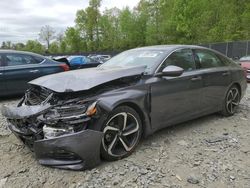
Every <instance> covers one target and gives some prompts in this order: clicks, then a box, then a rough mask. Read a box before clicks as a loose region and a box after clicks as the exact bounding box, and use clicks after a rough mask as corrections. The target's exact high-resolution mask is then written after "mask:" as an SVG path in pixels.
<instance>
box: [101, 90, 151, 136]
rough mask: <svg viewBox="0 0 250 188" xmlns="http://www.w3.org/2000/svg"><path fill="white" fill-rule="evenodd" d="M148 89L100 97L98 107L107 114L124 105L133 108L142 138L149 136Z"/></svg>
mask: <svg viewBox="0 0 250 188" xmlns="http://www.w3.org/2000/svg"><path fill="white" fill-rule="evenodd" d="M148 91H149V90H148V89H143V90H142V89H140V90H137V89H126V90H123V91H117V92H114V93H111V94H106V95H103V96H100V98H99V99H98V106H99V107H100V108H101V109H102V110H104V111H105V112H106V113H107V114H109V113H110V112H111V111H113V110H114V109H115V108H116V107H118V106H121V105H126V106H130V107H132V108H134V110H136V111H137V113H138V114H139V115H140V117H141V120H142V122H143V125H144V126H145V129H144V136H148V135H150V134H151V132H152V131H151V130H152V129H151V122H150V93H149V92H148Z"/></svg>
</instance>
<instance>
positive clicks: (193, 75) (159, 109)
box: [151, 49, 202, 130]
mask: <svg viewBox="0 0 250 188" xmlns="http://www.w3.org/2000/svg"><path fill="white" fill-rule="evenodd" d="M169 65H175V66H179V67H181V68H183V69H184V73H183V74H182V75H181V76H179V77H160V78H157V81H155V82H154V83H153V84H152V85H151V110H152V111H151V121H152V125H154V127H153V129H154V130H157V129H160V128H163V127H166V126H168V125H171V124H174V123H178V122H182V121H185V120H187V119H192V118H194V117H196V116H197V115H198V114H199V109H200V99H201V93H202V92H201V89H202V77H201V75H200V73H199V71H196V65H195V61H194V56H193V52H192V50H191V49H180V50H177V51H175V52H173V53H172V54H171V55H170V56H169V57H168V58H167V59H166V60H165V62H164V63H163V64H162V65H161V66H160V68H159V69H158V72H161V71H162V70H163V69H164V68H165V67H166V66H169Z"/></svg>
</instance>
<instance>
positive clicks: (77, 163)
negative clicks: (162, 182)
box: [2, 45, 247, 170]
mask: <svg viewBox="0 0 250 188" xmlns="http://www.w3.org/2000/svg"><path fill="white" fill-rule="evenodd" d="M246 87H247V83H246V79H245V77H244V73H243V70H242V68H241V67H240V66H239V65H237V64H235V63H234V62H233V61H231V60H230V59H228V58H227V57H225V56H223V55H222V54H220V53H218V52H215V51H212V50H210V49H207V48H203V47H198V46H182V45H177V46H176V45H174V46H151V47H144V48H137V49H132V50H129V51H125V52H123V53H121V54H119V55H117V56H115V57H114V58H112V59H110V60H109V61H107V62H106V63H104V64H103V65H101V66H100V67H97V68H91V69H84V70H76V71H70V72H66V73H59V74H55V75H50V76H45V77H42V78H39V79H36V80H33V81H32V82H30V89H29V90H27V92H26V93H25V96H24V97H23V99H22V100H21V101H20V103H19V104H18V105H17V107H4V108H3V109H2V113H3V114H4V116H5V117H6V118H7V119H8V122H9V127H10V129H11V130H12V132H13V133H14V134H15V135H16V136H17V137H18V138H20V139H21V140H22V141H23V142H24V143H25V144H26V145H27V146H29V147H30V148H31V149H32V150H34V151H35V154H36V157H37V158H38V160H39V163H40V164H43V165H47V166H53V167H58V168H66V169H75V170H79V169H85V168H92V167H94V166H95V165H97V164H98V163H99V162H100V159H101V157H102V158H103V159H106V160H117V159H121V158H124V157H126V156H128V155H130V154H131V153H132V152H133V150H134V149H135V147H136V146H137V144H138V142H139V140H140V138H141V137H142V136H144V137H146V136H148V135H150V134H152V133H154V132H155V131H157V130H159V129H162V128H165V127H167V126H170V125H174V124H177V123H180V122H184V121H188V120H191V119H194V118H197V117H200V116H203V115H207V114H211V113H215V112H220V113H221V114H223V115H225V116H231V115H233V114H234V113H235V110H236V107H237V106H238V105H239V102H240V100H241V98H242V97H243V95H244V93H245V91H246Z"/></svg>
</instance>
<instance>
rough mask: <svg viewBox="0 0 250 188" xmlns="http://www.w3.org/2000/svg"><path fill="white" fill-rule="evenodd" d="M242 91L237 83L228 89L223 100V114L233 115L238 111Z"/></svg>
mask: <svg viewBox="0 0 250 188" xmlns="http://www.w3.org/2000/svg"><path fill="white" fill-rule="evenodd" d="M240 99H241V96H240V91H239V88H238V87H237V86H236V85H233V86H232V87H230V88H229V90H228V91H227V94H226V97H225V99H224V102H223V106H222V111H221V114H222V115H223V116H226V117H228V116H232V115H234V114H235V112H236V108H237V107H238V105H239V103H240Z"/></svg>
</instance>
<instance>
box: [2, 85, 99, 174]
mask: <svg viewBox="0 0 250 188" xmlns="http://www.w3.org/2000/svg"><path fill="white" fill-rule="evenodd" d="M61 95H62V94H61ZM96 105H97V101H96V100H95V99H93V98H92V99H90V98H89V99H86V96H85V97H84V99H83V98H82V97H75V96H71V97H67V98H65V94H63V95H62V96H60V94H58V93H56V92H53V91H51V90H49V89H46V88H44V87H40V86H35V85H32V87H31V88H30V89H29V90H28V91H27V92H26V93H25V96H24V97H23V99H22V100H21V101H20V103H19V104H18V106H17V107H6V106H5V107H3V108H2V114H3V115H4V116H5V117H6V118H7V120H8V122H9V128H10V129H11V131H12V132H13V133H14V134H15V135H16V136H17V137H18V138H19V139H21V141H22V142H23V143H24V144H25V145H27V146H28V147H29V148H30V149H31V150H32V151H34V152H35V155H36V157H37V159H38V161H39V163H40V164H42V165H48V166H53V167H58V168H64V169H73V170H82V169H87V168H92V167H94V166H96V165H97V164H98V163H99V162H100V153H99V152H100V145H101V139H102V136H103V133H102V132H99V131H95V130H91V129H88V126H89V124H90V123H93V122H92V121H94V120H93V119H94V118H92V117H93V116H94V115H95V114H96V111H97V109H96Z"/></svg>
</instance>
